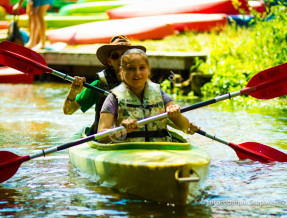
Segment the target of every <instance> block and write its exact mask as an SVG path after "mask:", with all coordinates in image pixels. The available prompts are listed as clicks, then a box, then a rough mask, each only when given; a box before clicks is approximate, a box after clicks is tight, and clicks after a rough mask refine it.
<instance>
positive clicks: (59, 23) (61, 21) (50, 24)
mask: <svg viewBox="0 0 287 218" xmlns="http://www.w3.org/2000/svg"><path fill="white" fill-rule="evenodd" d="M108 18H109V17H108V15H107V14H106V13H94V14H93V15H87V16H82V15H81V16H63V15H59V14H56V13H48V14H47V15H45V21H46V24H47V28H63V27H68V26H74V25H78V24H84V23H89V22H95V21H103V20H108ZM12 19H13V18H12V15H10V16H6V20H8V21H10V20H12ZM17 19H18V26H19V27H24V28H27V27H28V15H27V14H25V15H20V16H19V17H18V18H17Z"/></svg>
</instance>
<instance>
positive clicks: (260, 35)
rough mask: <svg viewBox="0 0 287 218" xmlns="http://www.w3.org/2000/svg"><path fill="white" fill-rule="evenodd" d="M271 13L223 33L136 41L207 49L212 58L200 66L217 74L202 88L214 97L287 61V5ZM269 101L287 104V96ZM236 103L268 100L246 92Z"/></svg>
mask: <svg viewBox="0 0 287 218" xmlns="http://www.w3.org/2000/svg"><path fill="white" fill-rule="evenodd" d="M269 16H273V17H274V18H273V19H270V20H269V21H263V20H262V19H260V18H259V17H256V19H254V20H255V23H254V24H253V25H251V26H249V27H239V26H236V25H229V26H228V27H227V28H226V29H225V30H224V31H222V32H220V33H192V32H186V33H184V34H178V35H174V36H169V37H166V38H165V39H163V40H157V41H155V40H147V41H140V42H139V41H138V42H135V43H140V44H142V45H144V46H146V47H147V49H148V50H151V51H186V52H190V51H194V52H207V53H208V54H209V57H208V60H207V62H205V63H201V64H200V66H199V70H200V71H202V72H203V73H206V74H213V78H212V80H211V82H210V83H207V84H205V85H204V86H203V87H202V89H201V90H202V92H203V94H204V97H214V96H218V95H221V94H224V93H227V92H233V91H237V90H240V89H242V88H243V87H245V86H246V84H247V82H248V81H249V79H250V78H252V77H253V76H254V75H255V74H257V73H258V72H260V71H262V70H265V69H267V68H270V67H274V66H276V65H279V64H283V63H286V62H287V28H286V26H287V13H286V7H284V6H273V7H271V10H270V13H269ZM191 70H192V69H191ZM190 95H191V96H192V93H190ZM247 100H248V101H247ZM260 102H262V101H260ZM268 102H269V103H268V104H270V103H271V102H272V103H271V104H273V106H278V107H286V105H287V98H286V97H281V98H280V99H275V100H273V101H271V102H270V101H268ZM232 103H233V104H237V105H241V104H242V105H244V106H245V107H246V106H248V105H252V106H254V104H258V105H261V104H262V105H264V104H265V103H259V102H258V101H257V99H254V98H252V97H242V96H240V97H236V98H235V100H233V101H232ZM264 106H266V105H264Z"/></svg>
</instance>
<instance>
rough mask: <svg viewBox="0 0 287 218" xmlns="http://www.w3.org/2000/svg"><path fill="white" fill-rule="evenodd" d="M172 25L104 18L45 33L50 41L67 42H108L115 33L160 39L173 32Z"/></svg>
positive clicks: (139, 37)
mask: <svg viewBox="0 0 287 218" xmlns="http://www.w3.org/2000/svg"><path fill="white" fill-rule="evenodd" d="M174 33H175V31H174V27H173V25H171V24H167V23H165V22H164V21H161V20H154V21H152V22H151V21H150V20H149V22H147V20H144V19H138V18H131V19H124V20H106V21H98V22H91V23H86V24H80V25H75V26H71V27H66V28H61V29H55V30H51V31H49V32H48V33H47V36H48V39H49V41H50V42H51V43H55V42H66V43H68V44H93V43H108V42H110V40H111V38H112V37H113V36H115V35H126V36H127V37H128V38H130V39H134V40H146V39H162V38H164V37H165V36H168V35H172V34H174Z"/></svg>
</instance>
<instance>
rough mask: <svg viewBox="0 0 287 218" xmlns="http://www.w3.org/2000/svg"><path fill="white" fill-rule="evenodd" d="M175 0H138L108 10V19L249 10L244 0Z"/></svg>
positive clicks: (236, 12)
mask: <svg viewBox="0 0 287 218" xmlns="http://www.w3.org/2000/svg"><path fill="white" fill-rule="evenodd" d="M234 2H235V1H232V0H201V1H196V0H189V1H186V0H177V1H164V0H157V1H152V0H148V1H139V2H135V3H134V4H130V5H126V6H123V7H120V8H115V9H111V10H108V11H107V13H108V15H109V17H110V19H123V18H131V17H143V16H154V15H163V14H183V13H201V14H215V13H221V14H239V13H240V11H249V9H248V3H247V1H246V0H238V1H236V2H237V4H235V3H234Z"/></svg>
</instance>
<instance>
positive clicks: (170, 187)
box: [69, 132, 210, 205]
mask: <svg viewBox="0 0 287 218" xmlns="http://www.w3.org/2000/svg"><path fill="white" fill-rule="evenodd" d="M172 135H173V136H174V137H175V138H176V139H177V141H184V139H183V138H182V137H181V136H179V135H177V134H176V133H173V132H172ZM69 157H70V162H71V163H72V165H73V166H74V167H75V168H76V169H78V170H79V171H80V172H81V173H82V174H84V175H87V176H88V177H89V178H91V179H92V180H94V181H96V182H99V183H103V184H104V185H106V186H109V187H112V188H115V189H117V190H119V191H122V192H125V193H130V194H133V195H136V196H139V197H141V198H144V199H147V200H152V201H158V202H166V203H170V204H176V205H186V204H188V203H190V202H192V201H193V200H194V199H195V198H196V197H197V196H198V195H200V194H201V191H202V185H203V183H204V181H205V180H206V178H207V176H208V172H209V165H210V156H209V154H208V153H207V152H206V151H205V150H203V149H202V148H200V147H198V146H196V145H193V144H192V143H187V142H157V143H154V142H137V143H116V144H100V143H97V142H95V141H92V142H88V143H84V144H81V145H79V146H75V147H72V148H70V149H69Z"/></svg>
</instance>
